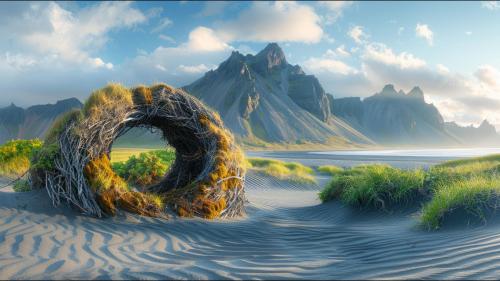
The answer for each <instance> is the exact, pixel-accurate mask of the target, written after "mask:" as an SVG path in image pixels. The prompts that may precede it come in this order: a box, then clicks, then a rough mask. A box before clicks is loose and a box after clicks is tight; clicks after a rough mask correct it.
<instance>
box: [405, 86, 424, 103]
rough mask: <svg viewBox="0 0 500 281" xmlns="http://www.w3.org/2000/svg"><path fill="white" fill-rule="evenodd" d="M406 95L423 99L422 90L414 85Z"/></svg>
mask: <svg viewBox="0 0 500 281" xmlns="http://www.w3.org/2000/svg"><path fill="white" fill-rule="evenodd" d="M408 97H412V98H418V99H422V100H423V99H424V92H423V91H422V89H420V87H419V86H415V87H413V89H411V91H410V92H409V93H408Z"/></svg>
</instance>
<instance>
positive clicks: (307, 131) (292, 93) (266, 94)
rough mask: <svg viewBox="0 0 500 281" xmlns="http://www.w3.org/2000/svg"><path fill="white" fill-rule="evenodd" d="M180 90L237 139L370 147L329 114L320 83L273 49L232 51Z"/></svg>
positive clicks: (350, 128) (272, 44) (360, 137)
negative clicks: (330, 141)
mask: <svg viewBox="0 0 500 281" xmlns="http://www.w3.org/2000/svg"><path fill="white" fill-rule="evenodd" d="M182 88H183V89H184V90H186V91H187V92H189V93H191V94H193V95H194V96H196V97H198V98H199V99H200V100H202V101H203V102H205V103H206V104H207V105H208V106H210V107H212V108H213V109H215V110H217V111H218V112H219V113H220V115H221V117H222V119H223V120H224V123H225V124H226V126H227V127H229V128H230V129H231V130H232V131H233V133H235V134H236V135H237V136H238V137H240V138H245V139H258V140H262V141H265V142H297V141H312V142H325V141H327V140H328V139H329V138H331V137H338V138H343V139H346V140H347V141H350V142H356V143H373V142H372V141H371V140H370V139H369V138H367V137H365V136H364V135H363V134H362V133H360V132H358V131H356V130H355V129H353V128H352V127H350V126H349V125H348V124H347V123H345V122H344V121H342V120H339V119H338V118H336V117H334V116H333V115H332V114H331V111H330V105H329V100H328V96H327V94H326V92H325V91H324V89H323V87H322V86H321V84H320V83H319V81H318V79H317V78H316V77H315V76H314V75H306V74H305V72H304V71H303V70H302V68H301V67H300V66H298V65H291V64H289V63H288V62H287V61H286V58H285V55H284V53H283V51H282V50H281V48H280V47H279V46H278V45H277V44H276V43H270V44H268V45H267V46H266V47H265V48H264V49H263V50H262V51H260V52H259V53H257V54H256V55H250V54H248V55H243V54H240V53H239V52H237V51H234V52H232V54H231V56H230V57H229V58H228V59H226V60H225V61H223V62H222V63H221V64H220V65H219V66H218V68H217V69H215V70H210V71H208V72H207V73H205V75H204V76H203V77H201V78H199V79H198V80H196V81H194V82H193V83H191V84H189V85H186V86H184V87H182Z"/></svg>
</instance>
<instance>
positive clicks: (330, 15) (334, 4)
mask: <svg viewBox="0 0 500 281" xmlns="http://www.w3.org/2000/svg"><path fill="white" fill-rule="evenodd" d="M352 4H353V1H319V5H320V6H322V7H325V8H327V10H328V11H327V14H326V17H325V24H327V25H330V24H333V23H334V22H335V21H337V19H338V18H340V17H341V16H342V11H343V10H344V9H346V8H347V7H349V6H351V5H352Z"/></svg>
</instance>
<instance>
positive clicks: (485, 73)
mask: <svg viewBox="0 0 500 281" xmlns="http://www.w3.org/2000/svg"><path fill="white" fill-rule="evenodd" d="M474 76H475V77H476V78H477V79H478V80H479V81H480V82H481V83H482V84H483V85H484V86H486V87H489V88H490V89H492V90H500V71H498V69H496V68H495V67H493V66H491V65H481V66H479V68H478V69H477V70H476V72H474Z"/></svg>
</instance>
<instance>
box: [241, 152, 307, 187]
mask: <svg viewBox="0 0 500 281" xmlns="http://www.w3.org/2000/svg"><path fill="white" fill-rule="evenodd" d="M247 167H248V168H249V169H253V170H256V171H259V172H261V173H263V174H266V175H268V176H271V177H275V178H278V179H280V180H287V181H292V182H299V183H316V178H315V177H314V175H315V173H314V170H313V169H312V168H310V167H307V166H304V165H302V164H300V163H296V162H283V161H279V160H274V159H264V158H250V159H248V160H247Z"/></svg>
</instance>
